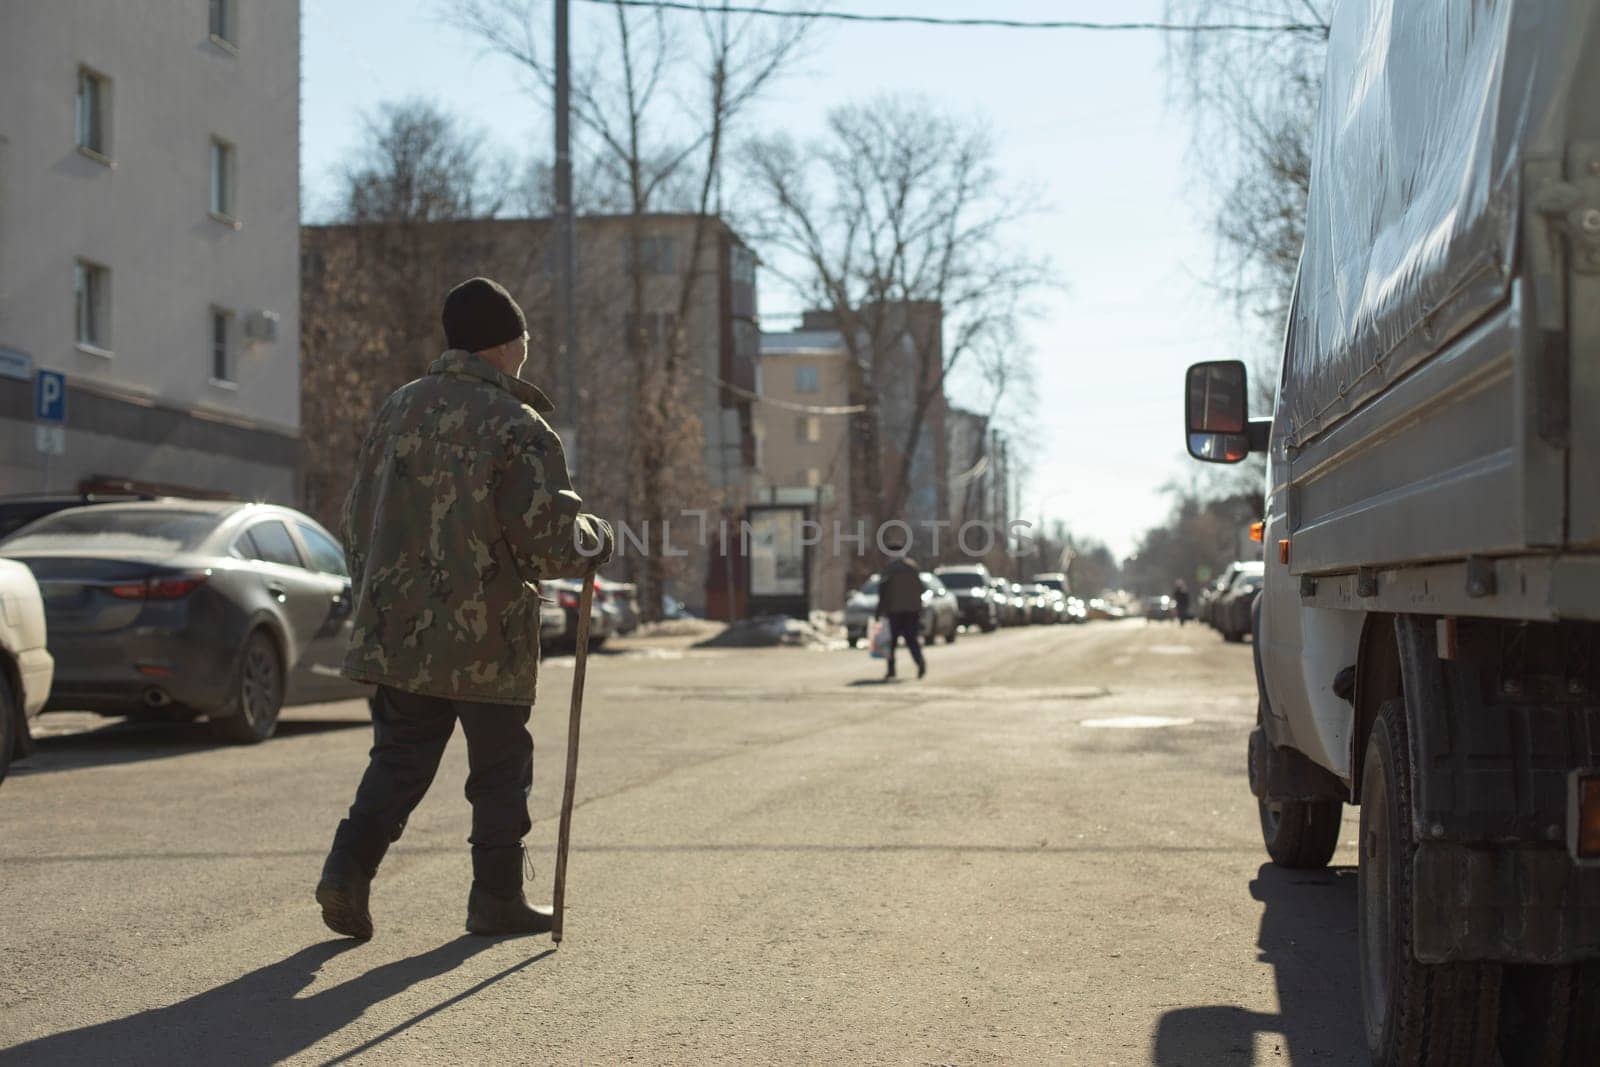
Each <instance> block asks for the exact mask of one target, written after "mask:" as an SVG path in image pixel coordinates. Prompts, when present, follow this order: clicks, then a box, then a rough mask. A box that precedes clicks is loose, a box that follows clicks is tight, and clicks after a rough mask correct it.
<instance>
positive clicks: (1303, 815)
mask: <svg viewBox="0 0 1600 1067" xmlns="http://www.w3.org/2000/svg"><path fill="white" fill-rule="evenodd" d="M1258 804H1259V805H1260V808H1261V840H1262V841H1264V842H1265V843H1266V846H1267V855H1269V856H1271V857H1272V862H1273V863H1275V864H1277V865H1278V866H1279V867H1287V868H1288V869H1290V870H1296V871H1306V870H1317V869H1319V868H1322V867H1326V866H1327V865H1328V861H1329V860H1331V859H1333V853H1334V851H1335V850H1336V849H1337V848H1338V847H1339V824H1340V821H1341V820H1342V819H1343V817H1344V804H1342V803H1341V802H1339V801H1337V800H1267V799H1265V798H1262V799H1260V800H1259V801H1258Z"/></svg>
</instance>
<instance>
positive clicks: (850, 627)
mask: <svg viewBox="0 0 1600 1067" xmlns="http://www.w3.org/2000/svg"><path fill="white" fill-rule="evenodd" d="M881 580H882V579H881V578H880V576H879V575H876V574H874V575H873V576H872V577H871V578H868V579H867V580H866V581H865V582H863V583H862V585H861V588H860V589H859V590H857V591H855V592H852V593H851V594H850V596H849V597H848V598H847V599H846V600H845V604H844V633H845V638H846V639H847V640H848V641H849V642H850V647H851V648H855V647H856V645H858V644H860V643H861V641H863V640H864V639H865V638H866V636H867V630H868V628H869V627H871V625H872V620H873V618H874V616H875V615H876V614H877V610H878V584H879V582H880V581H881ZM918 623H919V630H920V632H921V634H922V639H923V640H925V641H927V642H928V643H929V644H932V643H933V642H934V641H936V640H937V639H938V638H939V635H940V634H943V635H944V639H945V641H946V642H947V643H950V644H954V643H955V639H956V630H957V628H958V627H960V625H961V622H960V616H959V614H958V608H957V607H956V598H955V594H953V593H951V592H950V590H948V589H946V588H945V587H944V585H943V584H942V583H941V582H940V581H939V579H938V578H937V577H936V576H934V575H933V574H931V573H929V572H928V571H923V572H922V615H921V617H920V618H919V619H918Z"/></svg>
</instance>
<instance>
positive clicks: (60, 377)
mask: <svg viewBox="0 0 1600 1067" xmlns="http://www.w3.org/2000/svg"><path fill="white" fill-rule="evenodd" d="M33 417H34V418H35V419H37V420H38V421H39V422H66V421H67V376H66V375H65V374H62V373H60V372H59V371H53V370H41V371H40V372H39V373H38V375H37V376H36V377H35V378H34V380H33Z"/></svg>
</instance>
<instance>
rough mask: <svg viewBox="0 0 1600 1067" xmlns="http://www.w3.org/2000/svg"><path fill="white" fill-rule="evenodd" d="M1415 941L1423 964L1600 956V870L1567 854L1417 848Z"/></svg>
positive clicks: (1437, 844) (1438, 845)
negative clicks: (1574, 861)
mask: <svg viewBox="0 0 1600 1067" xmlns="http://www.w3.org/2000/svg"><path fill="white" fill-rule="evenodd" d="M1412 873H1413V878H1412V883H1411V884H1412V893H1413V907H1412V915H1413V924H1414V925H1413V927H1412V935H1413V944H1414V946H1415V952H1416V956H1417V959H1418V960H1419V961H1420V962H1422V963H1453V962H1465V961H1474V960H1476V961H1496V962H1501V963H1532V964H1564V963H1576V962H1579V961H1582V960H1595V959H1600V868H1596V867H1579V866H1578V865H1577V864H1575V863H1573V862H1572V860H1571V858H1570V857H1568V855H1567V853H1566V850H1565V849H1555V848H1471V847H1468V846H1466V845H1460V844H1453V843H1450V842H1442V841H1424V842H1422V843H1421V844H1420V845H1418V847H1417V853H1416V858H1415V860H1414V866H1413V871H1412Z"/></svg>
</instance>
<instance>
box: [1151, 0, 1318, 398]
mask: <svg viewBox="0 0 1600 1067" xmlns="http://www.w3.org/2000/svg"><path fill="white" fill-rule="evenodd" d="M1332 6H1333V0H1248V2H1247V3H1240V2H1234V0H1169V2H1168V14H1169V15H1170V16H1172V17H1173V18H1174V20H1177V21H1188V22H1190V23H1192V24H1196V25H1198V24H1203V23H1207V22H1215V21H1222V20H1226V18H1227V17H1229V16H1235V17H1237V16H1244V15H1249V16H1252V17H1265V16H1275V17H1276V16H1281V17H1282V19H1283V21H1284V22H1285V23H1286V24H1298V25H1301V26H1308V27H1310V28H1308V29H1304V30H1289V31H1285V32H1284V33H1282V34H1223V33H1191V34H1179V35H1174V36H1173V38H1172V45H1171V51H1170V52H1169V55H1168V59H1169V63H1170V66H1171V68H1172V72H1173V77H1174V90H1175V92H1176V93H1177V94H1178V95H1179V97H1180V99H1181V102H1182V103H1183V104H1184V106H1185V107H1186V108H1187V109H1188V110H1189V112H1190V113H1191V115H1192V116H1193V118H1194V130H1195V135H1194V151H1195V152H1196V153H1197V154H1198V155H1199V156H1200V157H1201V159H1202V162H1203V164H1204V165H1203V166H1202V167H1201V168H1200V169H1202V170H1203V171H1204V172H1205V173H1208V174H1212V175H1216V176H1217V177H1216V181H1217V186H1216V189H1215V190H1214V193H1215V196H1216V208H1215V211H1216V214H1215V220H1214V224H1215V230H1216V233H1217V236H1218V238H1219V239H1220V240H1221V243H1222V250H1223V261H1222V264H1221V266H1222V268H1223V272H1224V278H1223V280H1222V281H1220V282H1219V288H1220V289H1221V290H1222V291H1224V292H1226V293H1227V294H1228V295H1230V296H1231V297H1232V298H1233V299H1234V300H1236V301H1237V302H1238V304H1239V306H1240V307H1241V309H1242V310H1244V311H1246V312H1248V313H1250V314H1253V315H1255V316H1257V317H1258V318H1259V320H1260V321H1261V323H1262V326H1263V330H1264V332H1265V334H1266V344H1265V345H1264V349H1265V350H1266V351H1267V352H1268V355H1267V356H1266V358H1264V359H1262V360H1258V361H1257V364H1258V368H1257V369H1258V371H1261V372H1262V373H1259V374H1258V375H1257V378H1258V380H1259V381H1261V382H1263V383H1265V387H1266V390H1267V391H1266V394H1265V398H1266V399H1267V401H1268V402H1269V403H1270V399H1271V383H1272V382H1274V381H1275V380H1276V375H1275V374H1274V373H1273V371H1275V369H1276V367H1277V358H1278V353H1277V352H1276V348H1275V345H1276V342H1277V340H1278V339H1279V336H1280V335H1281V332H1282V327H1283V323H1284V320H1285V317H1286V314H1287V312H1288V305H1289V295H1290V292H1291V291H1292V289H1293V287H1294V276H1295V271H1296V269H1297V267H1298V265H1299V261H1300V246H1301V244H1302V243H1303V241H1304V237H1305V210H1306V197H1307V194H1308V193H1309V191H1310V188H1311V148H1312V138H1313V132H1314V127H1315V122H1316V115H1317V103H1318V95H1319V92H1320V87H1321V84H1322V67H1323V60H1324V53H1325V50H1326V44H1327V33H1328V28H1329V19H1330V17H1331V16H1330V9H1331V8H1332Z"/></svg>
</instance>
